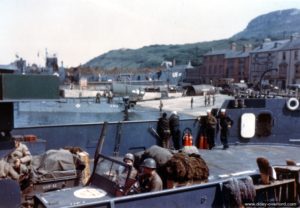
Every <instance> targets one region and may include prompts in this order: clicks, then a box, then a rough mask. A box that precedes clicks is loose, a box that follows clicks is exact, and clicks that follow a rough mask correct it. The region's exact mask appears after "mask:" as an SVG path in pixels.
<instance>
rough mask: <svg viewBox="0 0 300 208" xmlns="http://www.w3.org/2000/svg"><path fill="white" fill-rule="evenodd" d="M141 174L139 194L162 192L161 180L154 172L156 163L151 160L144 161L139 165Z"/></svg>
mask: <svg viewBox="0 0 300 208" xmlns="http://www.w3.org/2000/svg"><path fill="white" fill-rule="evenodd" d="M140 168H141V174H142V176H141V177H140V188H141V192H152V191H159V190H162V180H161V178H160V176H159V175H158V174H157V172H156V162H155V160H154V159H152V158H147V159H145V160H144V161H143V162H142V164H141V165H140Z"/></svg>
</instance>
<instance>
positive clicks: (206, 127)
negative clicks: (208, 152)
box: [197, 109, 233, 149]
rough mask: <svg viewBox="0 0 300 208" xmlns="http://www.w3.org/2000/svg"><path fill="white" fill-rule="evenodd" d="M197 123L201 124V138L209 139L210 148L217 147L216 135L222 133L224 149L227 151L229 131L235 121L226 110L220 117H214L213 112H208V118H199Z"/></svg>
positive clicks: (221, 138) (221, 112)
mask: <svg viewBox="0 0 300 208" xmlns="http://www.w3.org/2000/svg"><path fill="white" fill-rule="evenodd" d="M197 121H199V123H200V132H199V137H200V136H204V137H206V138H207V143H208V148H209V149H213V148H214V147H215V135H216V133H218V132H219V131H220V140H221V143H222V145H223V149H227V148H228V147H229V145H228V136H229V130H230V128H231V127H232V125H233V120H232V119H231V118H230V117H229V116H228V115H227V114H226V110H225V109H221V111H220V114H219V115H218V116H214V115H213V114H212V112H211V110H207V116H204V117H198V118H197Z"/></svg>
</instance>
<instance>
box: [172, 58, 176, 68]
mask: <svg viewBox="0 0 300 208" xmlns="http://www.w3.org/2000/svg"><path fill="white" fill-rule="evenodd" d="M174 66H176V60H175V59H173V63H172V67H174Z"/></svg>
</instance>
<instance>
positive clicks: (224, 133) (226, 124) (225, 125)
mask: <svg viewBox="0 0 300 208" xmlns="http://www.w3.org/2000/svg"><path fill="white" fill-rule="evenodd" d="M232 125H233V121H232V120H231V119H230V118H229V117H228V116H227V115H220V117H219V126H220V129H221V132H220V140H221V142H222V144H223V148H224V149H226V148H228V139H227V138H228V136H229V129H230V127H231V126H232Z"/></svg>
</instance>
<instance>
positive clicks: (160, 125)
mask: <svg viewBox="0 0 300 208" xmlns="http://www.w3.org/2000/svg"><path fill="white" fill-rule="evenodd" d="M157 133H158V135H159V137H160V139H161V146H162V147H163V148H169V139H170V135H171V131H170V127H169V120H168V119H167V118H166V117H161V118H159V120H158V122H157Z"/></svg>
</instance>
